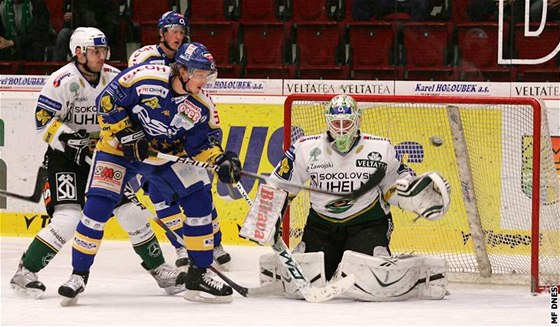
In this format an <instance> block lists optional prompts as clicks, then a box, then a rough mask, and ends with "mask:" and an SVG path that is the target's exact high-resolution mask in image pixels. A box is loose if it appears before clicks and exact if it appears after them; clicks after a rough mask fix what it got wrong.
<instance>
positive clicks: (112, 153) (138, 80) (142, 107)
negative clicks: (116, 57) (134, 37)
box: [59, 42, 241, 303]
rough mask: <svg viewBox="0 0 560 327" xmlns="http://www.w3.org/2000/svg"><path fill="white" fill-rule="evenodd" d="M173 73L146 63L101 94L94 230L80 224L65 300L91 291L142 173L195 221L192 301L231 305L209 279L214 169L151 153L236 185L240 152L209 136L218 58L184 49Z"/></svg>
mask: <svg viewBox="0 0 560 327" xmlns="http://www.w3.org/2000/svg"><path fill="white" fill-rule="evenodd" d="M175 60H176V62H175V64H173V65H172V66H171V67H167V66H163V65H151V64H144V65H139V66H134V67H131V68H128V69H126V70H125V71H123V72H122V73H121V74H119V75H118V76H117V77H116V78H115V79H114V80H113V81H112V82H111V83H110V84H109V85H108V86H107V87H106V88H105V89H104V90H103V92H102V93H101V94H100V95H99V96H98V98H97V107H98V108H97V110H98V115H99V116H98V117H99V122H100V124H101V127H102V131H101V140H100V141H99V142H98V144H97V154H96V156H95V160H94V163H93V168H92V170H91V172H90V177H89V188H88V192H87V196H88V198H87V202H86V204H85V206H84V215H85V216H86V217H88V218H89V219H90V220H91V222H92V224H89V225H85V224H83V223H82V222H80V224H79V225H78V228H77V231H76V234H75V235H74V242H73V250H72V266H73V272H72V276H71V278H70V280H69V281H68V282H66V283H64V284H63V285H62V286H61V287H60V288H59V294H60V295H62V296H63V297H64V299H63V302H64V301H69V302H73V301H75V298H76V296H77V295H78V294H79V293H81V292H83V291H84V288H85V276H87V274H88V273H89V270H90V267H91V265H92V264H93V260H94V257H95V254H96V253H97V250H98V248H99V245H100V243H101V239H102V237H103V228H104V225H105V222H106V221H107V219H109V217H110V215H111V211H112V210H113V207H114V206H115V204H116V203H117V202H118V200H119V199H120V196H121V193H122V192H123V189H124V185H125V184H126V183H127V182H128V181H129V180H130V179H132V178H134V176H136V175H137V174H140V175H142V176H143V177H144V178H145V179H146V180H147V181H148V182H149V184H150V188H151V189H155V190H157V191H158V192H159V194H161V195H162V196H163V197H164V200H165V201H168V202H171V201H175V202H176V203H178V204H179V205H180V206H181V207H182V209H183V210H184V212H185V215H186V216H187V218H186V222H185V226H184V231H183V232H184V239H185V244H186V247H187V250H188V252H189V257H190V263H189V269H188V272H187V276H186V281H185V287H186V289H187V291H186V292H185V294H184V297H185V299H187V300H191V301H199V302H211V303H219V302H230V301H231V300H232V298H231V294H232V289H231V287H229V286H227V285H224V284H223V283H221V282H219V281H217V280H214V279H213V278H212V277H211V276H210V275H209V274H207V268H208V267H209V266H210V264H211V263H212V250H213V247H214V238H213V234H214V233H213V226H212V198H211V195H210V194H209V192H207V190H206V189H205V188H204V183H202V182H201V181H200V175H201V174H206V171H204V170H202V169H200V168H196V167H190V169H189V170H186V169H184V167H183V166H181V165H184V164H181V163H173V162H166V161H163V160H160V159H157V158H155V157H150V156H149V152H150V151H157V152H163V153H170V154H174V155H180V156H186V155H187V154H188V156H189V157H190V158H193V159H195V160H198V161H205V162H209V163H212V164H214V165H216V166H218V167H219V168H218V170H217V175H218V178H219V180H220V181H221V182H224V183H236V182H238V181H239V178H240V171H241V164H240V162H239V159H238V157H237V154H235V153H234V152H231V151H225V152H224V151H223V150H222V149H221V148H220V147H219V146H217V145H216V144H214V143H212V142H211V141H210V140H209V138H208V134H209V133H210V132H211V130H212V128H213V124H214V123H215V117H212V112H211V111H210V110H209V109H208V108H209V103H210V100H209V99H208V98H207V97H206V96H205V94H204V93H203V92H201V90H202V87H203V86H204V85H206V84H207V83H208V82H211V81H213V80H214V79H215V78H216V76H217V70H216V66H215V62H214V59H213V58H212V55H211V54H210V52H209V51H208V50H207V49H206V48H205V47H204V46H203V45H202V44H199V43H194V42H193V43H187V44H183V45H182V46H181V47H180V48H179V50H178V51H177V55H176V58H175Z"/></svg>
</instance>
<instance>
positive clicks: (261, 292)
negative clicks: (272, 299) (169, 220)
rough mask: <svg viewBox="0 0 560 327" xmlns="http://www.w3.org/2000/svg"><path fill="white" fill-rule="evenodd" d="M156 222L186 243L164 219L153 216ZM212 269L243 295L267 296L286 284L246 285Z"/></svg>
mask: <svg viewBox="0 0 560 327" xmlns="http://www.w3.org/2000/svg"><path fill="white" fill-rule="evenodd" d="M152 219H153V220H154V221H155V222H156V224H158V225H159V226H160V227H161V228H163V229H164V230H165V231H166V232H167V233H168V234H170V235H173V236H175V240H176V241H177V242H178V243H179V244H181V245H183V246H184V245H185V241H184V240H183V238H182V237H180V236H179V235H178V234H177V233H176V232H175V231H173V230H171V229H170V228H169V227H168V226H167V225H166V224H165V223H164V222H163V221H161V220H159V219H158V218H157V217H154V218H152ZM209 268H210V270H212V271H213V272H214V273H215V274H216V275H218V277H220V278H221V279H222V280H223V281H224V282H226V283H227V284H228V285H229V286H231V288H233V289H234V290H235V291H237V293H239V294H241V295H242V296H243V297H259V296H266V295H274V294H276V293H280V292H281V291H283V290H284V286H283V285H282V283H281V282H280V281H277V282H274V283H269V284H266V285H262V286H257V287H245V286H242V285H239V284H238V283H236V282H234V281H233V280H232V279H231V278H229V277H228V276H226V275H225V274H224V273H222V272H221V271H220V270H218V269H217V268H216V267H214V266H213V265H211V266H210V267H209Z"/></svg>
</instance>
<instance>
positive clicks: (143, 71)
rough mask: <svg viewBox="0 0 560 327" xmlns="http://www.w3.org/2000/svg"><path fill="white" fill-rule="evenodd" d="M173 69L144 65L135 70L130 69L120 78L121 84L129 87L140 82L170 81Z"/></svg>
mask: <svg viewBox="0 0 560 327" xmlns="http://www.w3.org/2000/svg"><path fill="white" fill-rule="evenodd" d="M170 73H171V68H169V67H168V66H164V65H152V64H144V65H140V66H137V67H134V68H133V69H129V70H128V71H126V73H125V74H123V75H122V76H121V77H120V78H119V84H120V85H122V86H125V87H129V86H131V85H132V84H134V83H136V82H137V81H140V80H145V79H155V80H160V81H163V82H168V81H169V74H170Z"/></svg>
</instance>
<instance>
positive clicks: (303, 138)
mask: <svg viewBox="0 0 560 327" xmlns="http://www.w3.org/2000/svg"><path fill="white" fill-rule="evenodd" d="M322 136H323V135H322V134H317V135H310V136H302V137H301V138H300V139H299V140H297V142H298V143H303V142H305V141H310V140H318V139H320V138H321V137H322Z"/></svg>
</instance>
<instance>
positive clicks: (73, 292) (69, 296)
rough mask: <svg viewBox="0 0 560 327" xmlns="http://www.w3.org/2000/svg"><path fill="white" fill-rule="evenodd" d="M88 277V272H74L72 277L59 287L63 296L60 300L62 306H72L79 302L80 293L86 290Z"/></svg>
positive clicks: (59, 291)
mask: <svg viewBox="0 0 560 327" xmlns="http://www.w3.org/2000/svg"><path fill="white" fill-rule="evenodd" d="M87 277H88V276H87V274H86V275H77V274H72V275H70V279H69V280H68V281H67V282H66V283H64V284H62V286H60V287H59V288H58V294H60V295H61V296H62V300H60V305H61V306H63V307H67V306H72V305H75V304H76V303H77V302H78V294H80V293H82V292H83V291H84V290H85V287H86V283H87Z"/></svg>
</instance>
